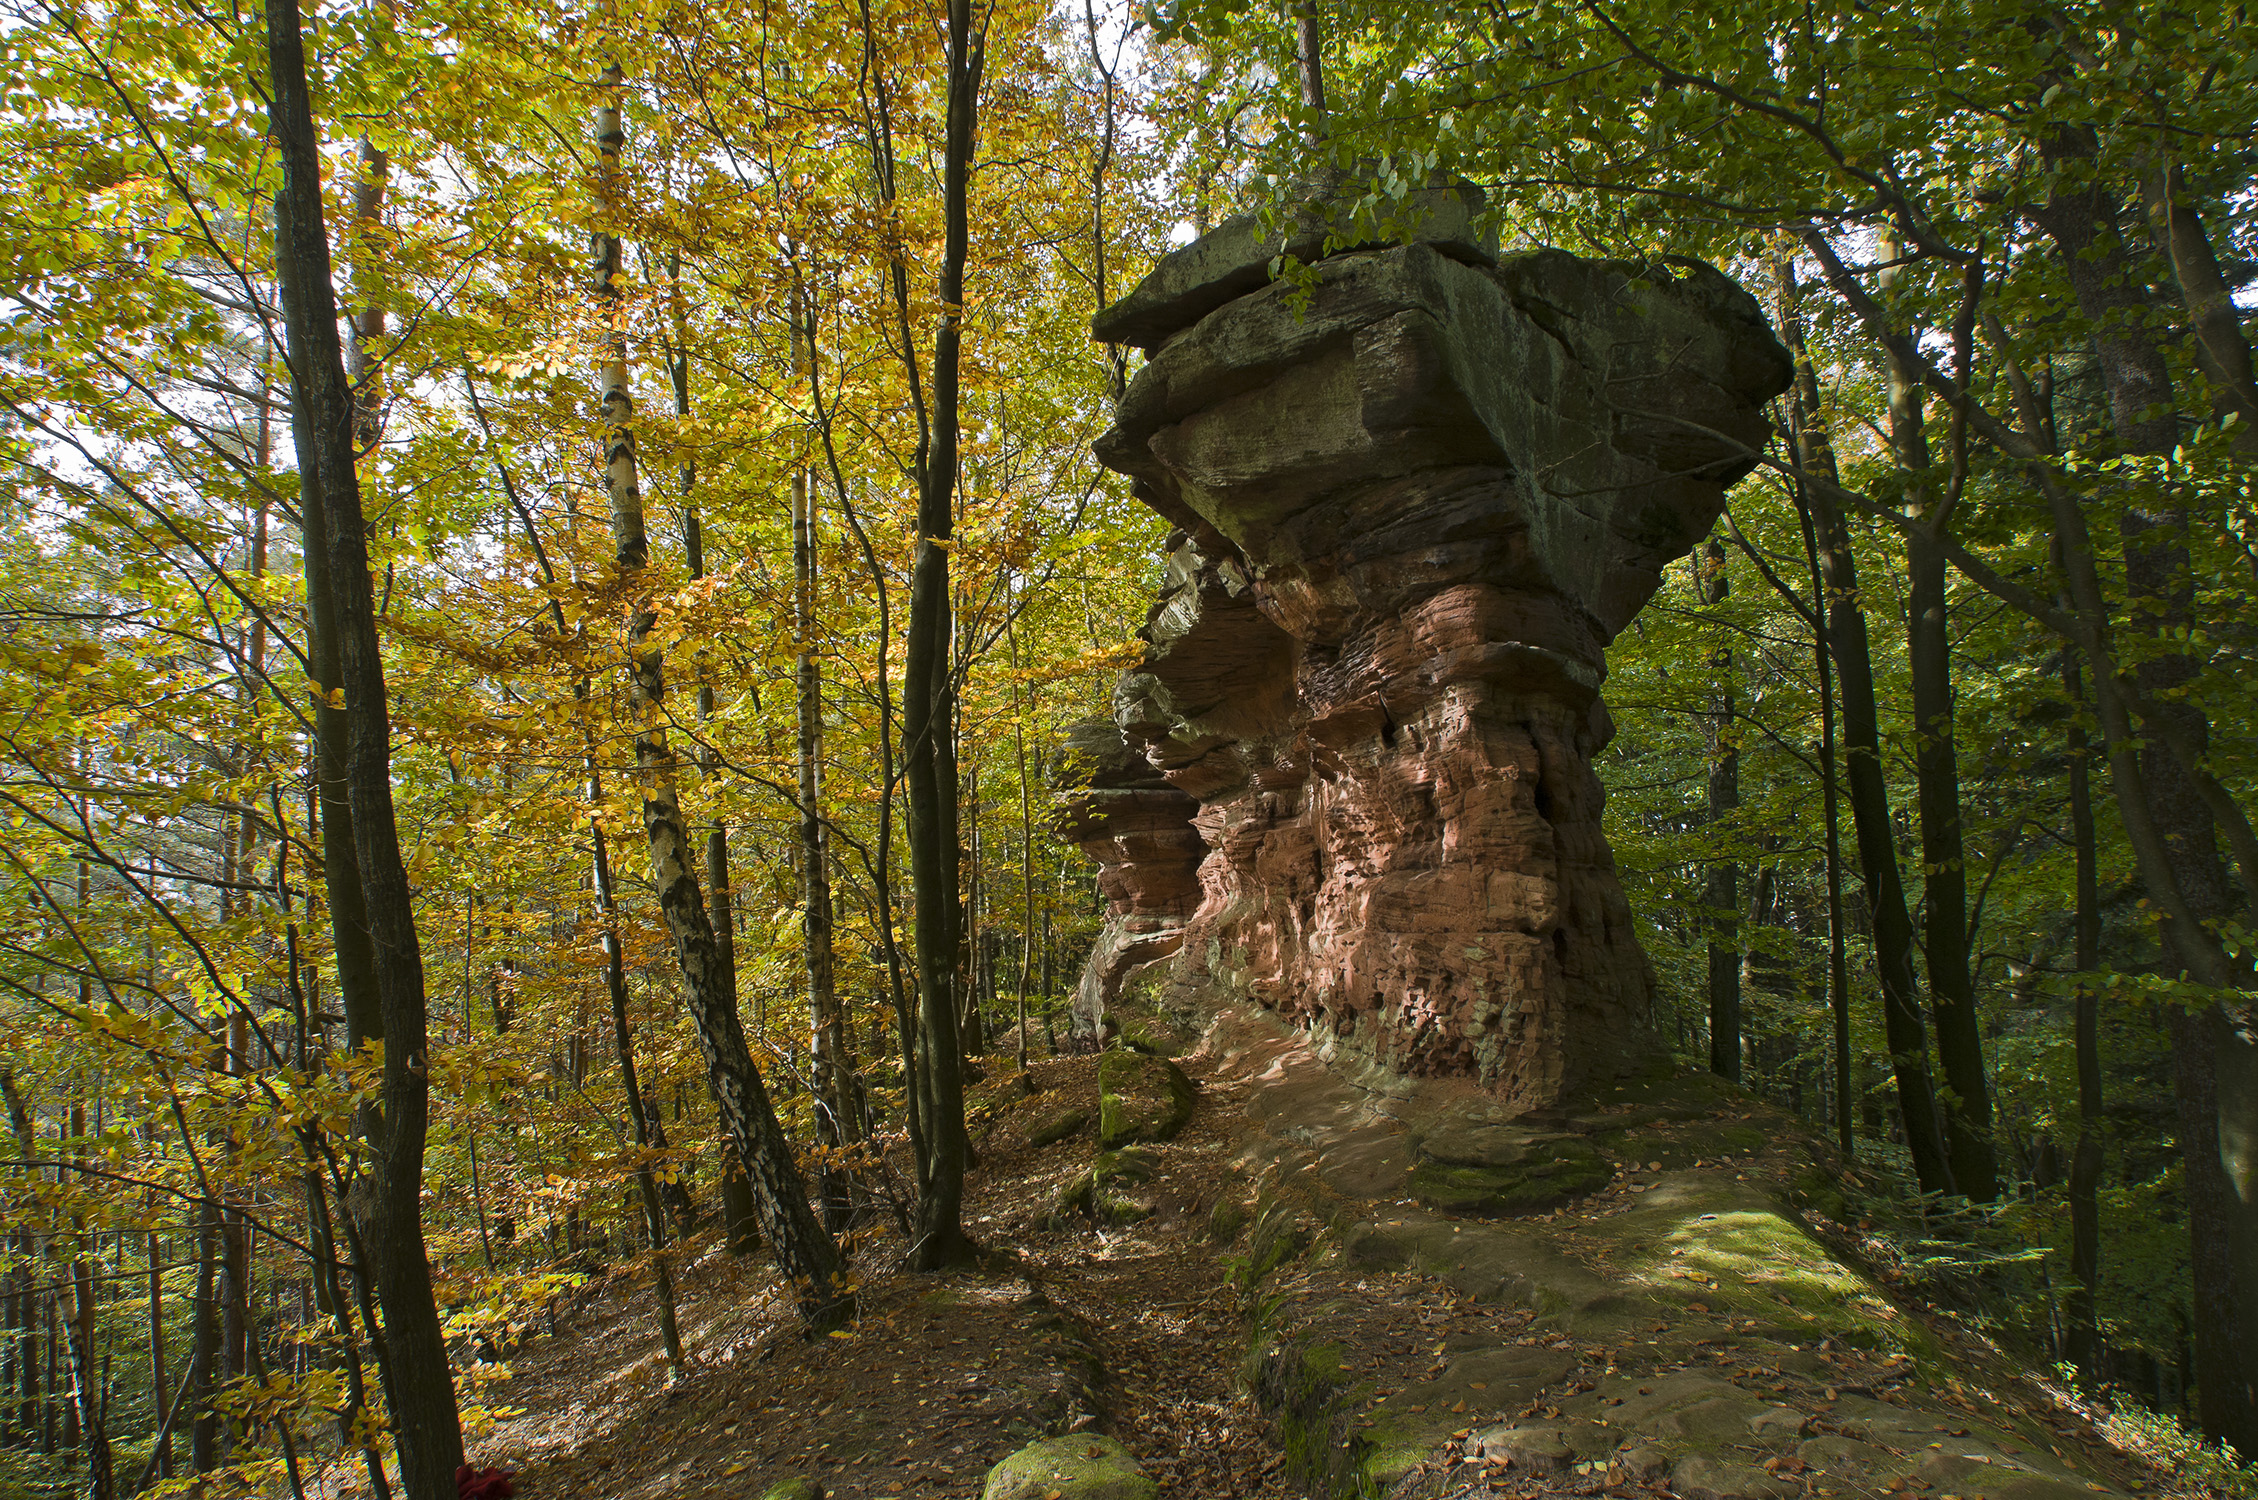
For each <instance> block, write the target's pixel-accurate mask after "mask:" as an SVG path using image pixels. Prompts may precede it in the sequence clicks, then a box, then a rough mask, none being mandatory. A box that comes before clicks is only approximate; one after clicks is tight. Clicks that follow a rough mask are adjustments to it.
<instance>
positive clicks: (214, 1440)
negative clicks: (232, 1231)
mask: <svg viewBox="0 0 2258 1500" xmlns="http://www.w3.org/2000/svg"><path fill="white" fill-rule="evenodd" d="M218 1259H219V1207H218V1205H216V1204H212V1203H201V1204H198V1205H197V1208H196V1294H195V1295H196V1300H195V1302H194V1304H193V1305H192V1306H191V1308H190V1310H189V1319H190V1322H189V1334H188V1337H189V1342H190V1345H191V1347H192V1348H193V1350H194V1352H193V1353H192V1354H191V1355H190V1360H191V1362H192V1363H193V1365H194V1367H195V1378H194V1379H193V1380H192V1381H190V1382H189V1386H188V1396H187V1401H188V1408H189V1410H191V1411H193V1412H194V1413H195V1414H196V1416H195V1425H194V1426H192V1427H190V1428H189V1430H188V1462H189V1466H190V1467H191V1468H193V1469H194V1470H195V1471H196V1472H197V1473H199V1474H209V1473H211V1472H212V1470H213V1469H215V1468H217V1467H219V1442H220V1424H219V1418H217V1417H215V1416H213V1415H212V1397H213V1396H214V1395H215V1394H216V1393H217V1392H218V1389H219V1381H218V1380H217V1379H215V1378H214V1374H213V1372H214V1371H216V1370H217V1369H218V1368H219V1363H220V1318H219V1307H218V1305H217V1304H218V1300H219V1299H218V1297H217V1296H216V1295H215V1289H216V1287H217V1286H218V1280H219V1278H218V1277H217V1276H216V1275H215V1274H214V1272H215V1264H214V1263H215V1262H216V1261H217V1260H218Z"/></svg>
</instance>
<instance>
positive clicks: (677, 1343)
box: [588, 765, 682, 1380]
mask: <svg viewBox="0 0 2258 1500" xmlns="http://www.w3.org/2000/svg"><path fill="white" fill-rule="evenodd" d="M603 796H604V789H603V784H602V783H601V782H600V781H598V780H597V778H596V769H595V767H594V766H593V765H590V767H589V768H588V802H589V805H590V806H591V807H596V808H600V807H601V806H602V805H603ZM588 833H589V840H590V844H591V847H592V848H593V850H594V859H593V863H594V865H595V885H596V909H597V914H598V917H599V919H600V920H601V921H602V922H603V924H604V987H605V990H606V992H607V993H608V994H609V995H610V998H611V1011H612V1050H613V1054H614V1055H615V1056H616V1057H617V1058H618V1060H619V1087H620V1092H621V1093H623V1094H625V1095H626V1097H627V1124H628V1132H629V1135H630V1137H631V1138H632V1139H633V1140H634V1142H635V1150H636V1160H635V1191H636V1196H637V1197H638V1198H639V1199H641V1201H642V1205H643V1228H644V1231H645V1233H647V1234H648V1235H649V1236H650V1241H651V1264H652V1267H653V1269H654V1271H655V1273H656V1275H655V1280H656V1281H657V1283H658V1285H657V1291H658V1299H659V1338H660V1342H661V1343H663V1344H664V1345H665V1347H666V1369H667V1378H668V1379H669V1380H679V1379H681V1378H682V1333H681V1330H680V1327H679V1325H678V1324H677V1323H676V1321H675V1313H674V1271H673V1268H672V1266H670V1265H669V1264H668V1259H667V1253H666V1252H667V1245H666V1240H667V1235H666V1208H665V1205H664V1204H663V1203H661V1201H660V1199H659V1183H658V1174H657V1173H656V1172H655V1171H653V1170H652V1167H651V1153H652V1151H653V1149H654V1148H655V1149H658V1150H664V1149H665V1145H664V1142H663V1141H654V1139H653V1136H654V1134H655V1128H656V1127H657V1125H658V1119H657V1116H656V1115H655V1114H653V1113H652V1111H651V1110H650V1109H649V1108H648V1107H647V1105H646V1104H645V1102H644V1099H643V1086H642V1083H641V1081H640V1080H639V1079H638V1078H637V1076H636V1072H635V1035H634V1032H633V1031H631V1030H630V1029H629V1027H628V1024H627V967H626V964H625V962H624V960H623V959H622V956H621V954H620V949H619V910H618V907H617V905H616V904H615V903H614V901H613V899H612V862H611V856H610V854H609V852H608V851H607V850H606V848H605V845H604V825H603V823H602V821H601V820H600V819H598V818H593V817H592V818H591V819H590V820H589V823H588Z"/></svg>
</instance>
